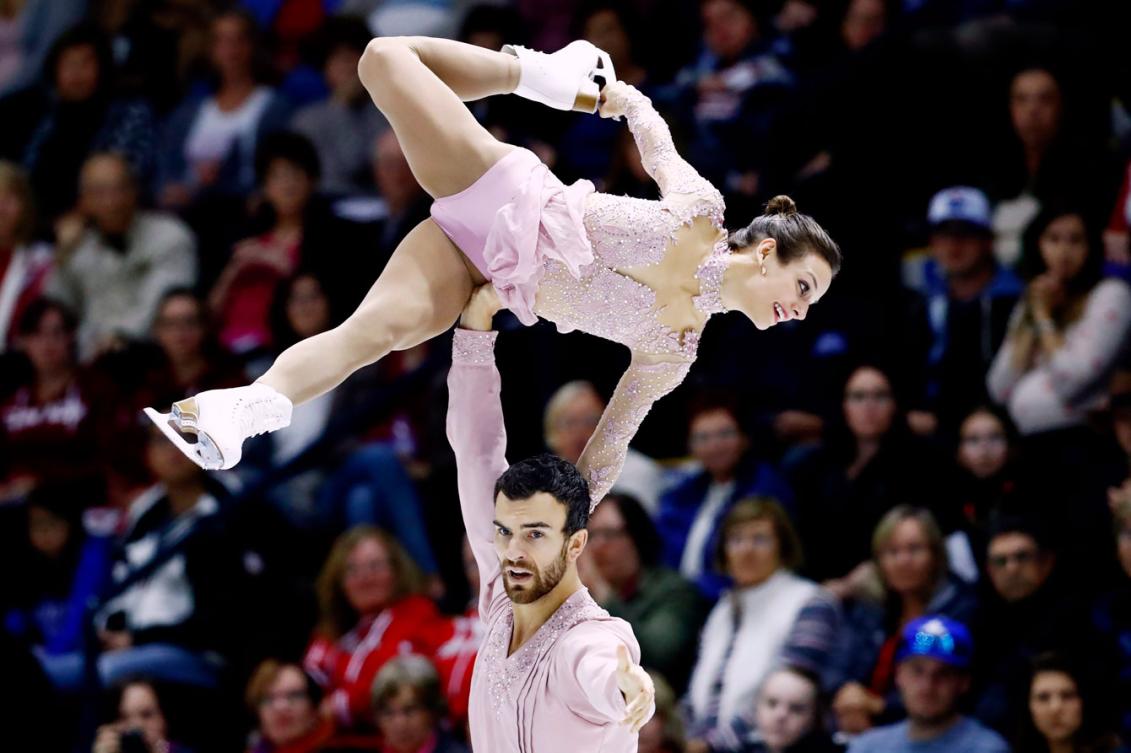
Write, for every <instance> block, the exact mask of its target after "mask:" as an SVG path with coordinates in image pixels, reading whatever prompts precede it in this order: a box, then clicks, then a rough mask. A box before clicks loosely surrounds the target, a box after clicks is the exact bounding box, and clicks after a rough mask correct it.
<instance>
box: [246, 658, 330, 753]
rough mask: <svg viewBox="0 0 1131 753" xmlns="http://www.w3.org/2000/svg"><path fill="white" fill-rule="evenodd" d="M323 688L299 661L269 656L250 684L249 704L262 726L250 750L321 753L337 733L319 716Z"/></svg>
mask: <svg viewBox="0 0 1131 753" xmlns="http://www.w3.org/2000/svg"><path fill="white" fill-rule="evenodd" d="M321 702H322V689H321V688H320V687H318V683H316V682H315V681H314V679H313V678H312V677H311V676H310V675H308V674H307V673H306V672H304V671H303V669H302V667H300V666H299V665H297V664H290V663H286V662H280V661H277V660H275V659H268V660H267V661H265V662H263V663H262V664H260V665H259V666H258V667H257V668H256V670H255V672H254V673H253V674H252V676H251V680H250V681H249V682H248V684H247V705H248V708H249V709H250V710H251V712H252V713H253V714H255V715H256V718H258V720H259V726H258V728H257V729H256V732H255V739H254V741H253V742H252V744H251V746H250V747H248V753H317V751H320V750H323V749H324V747H325V744H326V743H327V742H328V741H329V740H330V738H331V736H332V735H333V734H334V724H333V722H332V721H331V720H330V719H329V718H326V717H323V716H321V715H319V713H318V706H319V704H320V703H321Z"/></svg>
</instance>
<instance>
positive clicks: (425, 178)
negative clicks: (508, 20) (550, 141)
mask: <svg viewBox="0 0 1131 753" xmlns="http://www.w3.org/2000/svg"><path fill="white" fill-rule="evenodd" d="M519 73H520V68H519V63H518V59H517V58H515V57H513V56H512V55H507V54H505V53H502V52H493V51H491V50H486V49H483V48H481V47H476V46H475V45H470V44H464V43H462V42H454V41H451V40H448V39H433V38H431V37H381V38H378V39H374V40H373V41H372V42H370V43H369V47H368V48H367V49H366V50H365V54H364V55H362V58H361V62H360V63H359V65H358V75H359V76H360V77H361V81H362V83H364V84H365V88H366V89H367V90H368V91H369V95H370V97H372V99H373V103H374V104H375V105H377V107H378V108H379V109H380V110H381V112H382V113H384V115H385V117H386V118H388V120H389V122H390V123H391V124H392V126H393V130H394V131H395V132H396V134H397V139H398V140H399V141H400V144H401V148H402V149H403V150H404V153H405V157H406V158H407V159H408V164H409V166H410V167H411V168H412V173H413V175H415V176H416V180H417V182H419V183H420V185H421V186H422V187H423V188H424V190H425V191H427V192H428V193H429V194H430V195H431V196H432V197H433V198H440V197H443V196H450V195H451V194H454V193H459V192H460V191H462V190H464V189H465V188H467V187H468V186H470V185H471V184H472V183H474V182H475V181H477V180H478V179H479V178H480V177H481V176H482V175H483V173H485V172H487V170H488V169H489V168H490V167H491V166H492V165H494V164H495V163H496V162H498V161H499V160H500V159H501V158H502V157H503V156H504V155H506V154H507V152H509V151H510V150H512V149H515V148H516V147H514V146H511V145H510V144H504V143H501V142H500V141H498V140H497V139H495V137H494V136H492V135H491V134H490V133H489V132H488V131H487V130H486V129H485V128H483V126H481V125H479V123H478V121H476V120H475V117H474V116H472V114H471V112H470V111H469V110H468V109H467V107H466V106H465V105H464V104H463V100H473V99H480V98H482V97H486V96H489V95H492V94H506V93H509V92H513V91H514V90H515V87H516V86H518V80H519Z"/></svg>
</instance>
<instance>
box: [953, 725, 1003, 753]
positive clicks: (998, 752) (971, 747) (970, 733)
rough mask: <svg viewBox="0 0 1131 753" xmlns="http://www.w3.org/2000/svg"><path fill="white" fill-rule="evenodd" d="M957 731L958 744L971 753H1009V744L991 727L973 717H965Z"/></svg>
mask: <svg viewBox="0 0 1131 753" xmlns="http://www.w3.org/2000/svg"><path fill="white" fill-rule="evenodd" d="M959 725H960V726H959V728H958V729H957V730H956V732H957V733H958V734H957V735H956V737H957V740H956V741H955V742H956V743H960V744H961V749H962V750H965V751H970V753H1009V744H1008V743H1007V742H1006V741H1005V739H1004V738H1002V736H1001V735H999V734H998V733H997V732H994V731H993V730H992V729H990V728H989V727H986V726H984V725H983V724H982V723H981V722H979V721H978V720H976V719H973V718H971V717H963V718H962V721H961V722H959Z"/></svg>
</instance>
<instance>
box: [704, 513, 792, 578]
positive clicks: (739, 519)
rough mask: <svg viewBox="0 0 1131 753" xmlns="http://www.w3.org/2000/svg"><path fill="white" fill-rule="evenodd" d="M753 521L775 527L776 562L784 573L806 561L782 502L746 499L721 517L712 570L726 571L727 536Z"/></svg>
mask: <svg viewBox="0 0 1131 753" xmlns="http://www.w3.org/2000/svg"><path fill="white" fill-rule="evenodd" d="M754 520H768V521H770V523H772V524H773V526H774V536H776V537H777V539H778V562H779V563H781V566H782V567H784V568H785V569H786V570H797V568H799V567H801V563H802V562H804V560H805V558H804V556H803V554H802V550H801V539H799V538H798V537H797V531H796V530H794V528H793V523H791V522H790V520H789V515H787V514H786V512H785V509H784V508H783V507H782V506H781V503H780V502H778V501H777V500H776V499H771V498H769V497H747V498H746V499H740V500H739V501H738V502H735V503H734V507H732V508H730V512H728V513H727V514H726V517H725V518H723V524H722V525H721V526H720V527H719V538H718V541H717V542H716V543H715V569H717V570H718V571H719V572H724V573H725V572H726V571H727V559H726V541H727V534H729V533H730V532H731V530H732V529H734V528H735V527H737V526H740V525H742V524H743V523H749V522H751V521H754Z"/></svg>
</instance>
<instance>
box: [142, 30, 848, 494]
mask: <svg viewBox="0 0 1131 753" xmlns="http://www.w3.org/2000/svg"><path fill="white" fill-rule="evenodd" d="M358 74H359V76H360V78H361V81H362V83H363V84H364V85H365V87H366V89H367V90H368V91H369V94H370V96H371V97H372V99H373V102H374V104H376V106H377V107H378V108H380V109H381V111H382V112H383V113H384V114H385V117H386V118H388V120H389V122H390V123H391V124H392V126H393V129H394V131H395V132H396V135H397V138H398V139H399V140H400V143H401V146H402V148H403V149H404V153H405V156H406V157H407V159H408V162H409V165H410V166H411V167H412V171H413V174H414V175H415V176H416V179H417V180H418V181H419V183H420V185H421V186H422V187H423V188H424V189H425V190H426V191H428V193H429V194H431V195H432V196H433V197H434V198H435V203H434V204H433V205H432V210H431V214H432V217H431V219H429V220H425V221H424V222H422V223H421V224H419V225H417V226H416V227H415V228H414V229H413V230H412V231H410V232H409V234H408V235H407V236H406V237H405V239H404V240H403V241H402V242H401V244H400V246H399V247H398V248H397V250H396V252H395V253H394V254H393V257H392V258H391V259H390V261H389V263H388V266H387V267H386V268H385V271H384V272H383V273H382V274H381V276H380V278H379V279H378V280H377V281H376V282H375V283H374V285H373V287H372V289H371V290H370V292H369V293H368V295H367V296H366V298H365V299H364V301H363V302H362V303H361V305H360V306H359V307H358V309H357V310H356V311H355V312H354V313H353V314H352V315H351V316H350V317H349V318H348V319H347V320H346V321H345V322H343V323H342V324H341V325H339V326H338V327H336V328H334V329H332V330H329V331H327V332H323V333H321V334H318V335H315V336H314V337H311V338H309V339H307V340H303V341H302V342H299V343H297V344H296V345H294V346H293V347H291V348H290V349H288V350H287V351H285V352H284V353H282V354H281V355H280V356H279V358H278V359H277V360H276V361H275V363H274V365H273V366H272V367H271V368H270V369H269V370H268V371H267V373H265V374H264V375H263V376H262V377H260V378H259V380H258V381H256V382H255V383H254V384H251V385H248V386H246V387H239V388H235V389H230V390H215V391H208V392H202V393H200V394H198V395H196V396H195V397H192V398H188V399H186V400H182V401H181V402H179V403H176V404H175V405H174V406H173V410H172V412H171V413H170V414H164V415H163V414H160V413H157V412H156V411H154V410H152V409H146V413H147V415H149V416H150V418H151V419H152V420H154V421H155V422H156V423H157V424H158V426H160V427H161V428H162V430H163V431H164V432H165V434H166V435H167V436H168V437H169V438H170V439H171V440H172V441H173V442H174V443H176V444H177V446H178V447H180V448H181V450H182V451H183V452H185V454H187V455H189V456H190V457H192V458H193V459H194V460H195V461H196V462H197V463H199V464H200V465H201V466H203V467H205V468H210V469H215V468H230V467H232V466H233V465H235V464H236V463H237V462H239V459H240V452H241V445H242V443H243V440H244V439H245V438H247V437H250V436H253V435H256V434H261V433H263V432H266V431H274V430H276V429H279V428H282V427H283V426H286V425H287V424H288V423H289V421H290V415H291V408H292V405H294V404H298V403H302V402H304V401H306V400H310V399H311V398H313V397H315V396H317V395H320V394H322V393H324V392H326V391H328V390H330V389H331V388H333V387H334V386H335V385H337V384H338V383H339V382H341V381H342V380H343V379H345V378H346V377H347V376H348V375H349V374H350V373H352V372H353V371H355V370H356V369H359V368H361V367H362V366H365V365H366V364H369V363H372V362H374V361H376V360H377V359H379V358H381V357H382V356H384V355H385V354H386V353H388V352H389V351H391V350H402V349H407V348H411V347H412V346H414V345H417V344H418V343H421V342H423V341H425V340H428V339H429V338H432V337H434V336H436V335H438V334H440V333H442V332H444V331H446V330H447V329H448V328H449V327H451V326H452V324H453V323H454V322H455V321H456V319H457V318H458V317H459V315H460V312H461V311H462V310H463V307H464V306H465V305H466V304H467V302H468V300H469V298H470V296H471V293H472V291H473V290H474V289H475V288H476V287H478V286H480V285H483V284H485V283H487V282H490V283H492V285H493V287H494V290H495V292H496V294H497V295H498V298H499V299H500V301H501V303H502V304H503V305H505V306H506V307H507V308H509V309H510V310H511V311H512V312H514V313H515V315H516V316H518V318H519V319H520V320H521V321H522V322H523V323H525V324H533V323H534V322H535V320H536V318H537V316H542V317H544V318H546V319H549V320H550V321H552V322H554V323H555V324H557V326H558V329H559V330H561V331H569V330H573V329H580V330H582V331H585V332H589V333H591V334H595V335H598V336H600V337H605V338H607V339H610V340H613V341H616V342H620V343H623V344H624V345H627V346H628V347H629V348H630V349H631V351H632V362H631V365H630V366H629V369H628V371H627V372H626V373H625V375H624V377H623V378H622V379H621V381H620V383H619V384H618V385H617V389H616V391H615V393H614V394H613V397H612V399H611V400H610V402H609V405H608V407H607V409H606V411H605V414H604V416H603V417H602V419H601V423H600V425H599V426H598V429H597V431H596V432H595V433H594V435H593V439H592V440H591V441H590V443H589V445H588V447H587V448H586V450H585V453H584V455H583V456H582V458H581V459H580V460H579V462H578V467H579V468H580V469H581V471H582V473H583V474H584V475H585V477H586V479H587V480H588V481H589V484H590V491H591V495H592V498H593V499H594V500H600V499H601V498H602V497H603V496H604V495H605V493H606V492H607V491H608V489H609V486H610V485H611V484H612V482H613V481H614V480H615V479H616V476H617V474H618V473H619V472H620V468H621V466H622V464H623V462H624V453H625V450H626V448H627V446H628V442H629V440H630V439H631V438H632V436H633V434H635V432H636V429H637V427H638V426H639V425H640V422H641V421H642V420H643V419H644V416H645V415H646V414H647V412H648V410H649V408H650V407H651V405H652V403H653V402H654V401H656V400H657V399H659V398H660V397H662V396H663V395H665V394H667V393H668V392H670V391H671V390H672V389H673V388H675V386H676V385H678V384H679V383H680V381H682V380H683V378H684V376H685V375H686V374H687V371H688V369H689V368H690V366H691V363H692V361H693V360H694V358H695V352H696V347H697V345H698V342H699V335H700V333H701V331H702V329H703V326H704V325H705V324H706V322H707V319H708V317H710V316H711V315H712V314H714V313H717V312H721V311H726V310H728V309H733V310H738V311H742V312H743V313H744V314H746V315H747V316H748V317H750V319H751V320H752V321H753V322H754V324H755V326H757V327H759V328H761V329H764V328H767V327H770V326H772V325H774V324H777V323H778V322H782V321H788V320H790V319H801V318H804V317H805V314H806V311H807V310H808V308H809V306H810V305H812V304H813V303H815V302H816V301H817V300H818V299H820V298H821V296H823V295H824V294H825V292H826V291H827V290H828V288H829V285H830V283H831V282H832V278H833V275H834V274H835V273H836V272H837V270H838V268H839V266H840V251H839V249H838V248H837V245H836V244H835V243H834V242H833V241H832V240H831V239H830V238H829V236H828V235H827V234H826V233H825V231H824V230H822V229H821V227H820V226H819V225H818V224H817V223H816V222H815V221H814V220H813V219H812V218H810V217H808V216H806V215H802V214H798V213H797V210H796V207H795V206H794V204H793V201H792V200H790V199H789V198H788V197H778V198H776V199H774V200H772V201H771V202H770V204H769V206H768V208H767V214H764V215H762V216H760V217H758V218H756V219H755V220H754V221H753V222H752V223H751V224H750V225H749V226H748V227H746V228H744V229H742V230H739V231H737V232H735V233H732V234H731V235H730V236H729V237H728V236H727V233H726V232H725V231H724V230H723V224H722V222H723V216H722V215H723V200H722V196H721V195H720V194H719V192H718V191H717V190H715V188H714V187H713V186H711V185H710V184H709V183H708V182H707V181H705V180H704V179H703V178H701V177H700V176H699V175H698V174H697V173H696V172H695V170H694V169H693V168H692V167H691V166H690V165H689V164H687V162H685V161H684V160H683V159H681V158H680V156H679V155H678V154H677V153H676V151H675V148H674V146H673V144H672V138H671V134H670V132H669V131H668V128H667V125H666V124H665V123H664V121H663V120H662V119H661V118H660V117H659V115H658V114H657V113H656V111H655V110H654V109H653V108H652V105H651V102H650V101H649V100H648V98H647V97H645V96H643V95H642V94H640V92H638V91H637V90H636V89H634V88H633V87H631V86H628V85H626V84H624V83H622V82H619V81H615V73H614V71H613V68H612V63H611V61H610V60H609V57H608V55H607V54H605V53H604V52H602V51H601V50H599V49H597V48H596V47H594V46H593V45H591V44H589V43H588V42H583V41H576V42H572V43H571V44H569V45H567V46H566V47H565V48H563V49H562V50H559V51H558V52H555V53H553V54H545V53H541V52H536V51H533V50H528V49H525V48H522V47H517V46H510V45H508V46H505V47H504V48H503V51H502V52H493V51H490V50H485V49H482V48H479V47H474V46H472V45H468V44H463V43H459V42H453V41H450V40H446V39H432V38H427V37H386V38H379V39H374V40H373V41H372V42H370V44H369V46H368V48H367V49H366V51H365V53H364V55H363V56H362V58H361V61H360V63H359V65H358ZM601 77H606V81H608V82H610V83H608V84H607V85H606V86H605V87H604V89H603V91H602V90H601V89H600V88H599V86H598V83H597V81H596V80H595V79H597V78H601ZM506 93H515V94H518V95H519V96H522V97H526V98H528V99H532V100H535V101H538V102H542V103H543V104H546V105H548V106H550V107H554V108H556V109H560V110H571V109H575V110H581V111H587V112H594V111H596V110H597V109H598V106H599V107H600V114H601V115H602V116H603V117H609V118H620V117H624V118H626V119H627V121H628V126H629V128H630V129H631V131H632V133H633V135H634V137H635V138H636V143H637V146H638V148H639V149H640V153H641V157H642V158H643V163H644V165H645V167H646V169H647V170H648V172H649V174H650V175H651V176H652V177H653V178H654V179H655V181H656V183H657V184H658V185H659V187H660V192H661V194H662V196H663V198H662V199H661V200H660V201H645V200H641V199H630V198H626V197H618V196H610V195H606V194H600V193H595V192H594V188H593V185H592V184H591V183H590V182H589V181H584V180H582V181H578V182H576V183H574V184H572V185H570V186H565V185H563V184H562V182H561V181H560V180H558V179H557V178H556V177H555V176H554V175H553V174H552V173H551V172H550V171H549V169H548V168H547V167H546V166H545V165H544V164H542V163H541V162H540V161H539V160H538V158H537V157H536V156H535V155H534V154H533V153H532V152H530V151H528V150H525V149H521V148H518V147H515V146H512V145H510V144H504V143H501V142H499V141H497V140H496V139H495V138H494V137H493V136H491V134H490V133H488V132H487V131H486V130H484V129H483V128H482V127H480V126H479V124H478V123H477V122H476V121H475V119H474V118H473V117H472V115H471V113H470V111H469V110H468V109H467V108H466V107H465V106H464V105H463V104H462V102H461V100H462V101H470V100H475V99H480V98H482V97H487V96H490V95H493V94H506ZM181 432H183V433H185V434H189V435H196V437H197V441H196V442H195V443H193V444H190V443H189V442H187V441H186V440H185V439H184V437H183V436H182V434H181Z"/></svg>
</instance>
